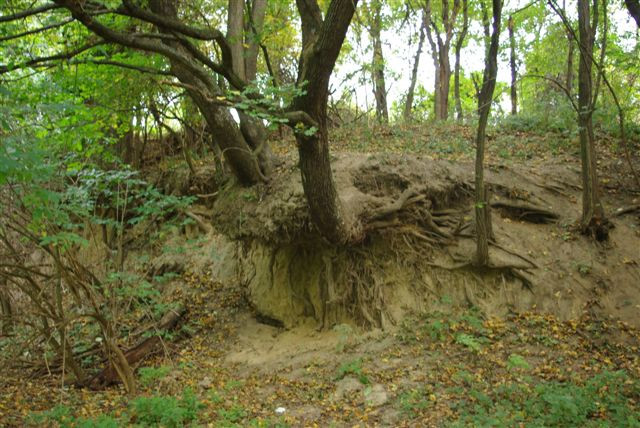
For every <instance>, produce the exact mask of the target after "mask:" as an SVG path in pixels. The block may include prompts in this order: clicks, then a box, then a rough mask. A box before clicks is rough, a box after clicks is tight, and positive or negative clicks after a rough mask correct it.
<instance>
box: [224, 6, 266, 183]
mask: <svg viewBox="0 0 640 428" xmlns="http://www.w3.org/2000/svg"><path fill="white" fill-rule="evenodd" d="M248 4H249V6H250V7H249V11H248V12H249V13H250V14H251V16H250V17H249V19H248V21H249V26H250V27H251V28H249V29H248V30H247V31H246V37H245V20H244V6H245V2H244V0H229V7H228V9H229V10H228V23H227V39H228V40H229V44H230V46H231V53H232V58H231V59H232V67H233V71H234V72H235V73H236V74H237V75H238V76H240V77H241V78H242V79H244V80H246V81H247V82H251V81H253V80H255V79H256V76H257V72H258V65H257V64H258V38H259V37H260V32H261V31H262V27H263V23H264V15H265V12H266V2H265V1H264V0H258V1H255V2H253V3H252V2H249V3H248ZM238 117H239V118H240V132H241V133H242V137H243V138H244V140H245V141H246V142H247V144H248V145H249V147H250V148H251V150H252V152H253V155H254V156H256V157H257V162H258V165H259V167H260V172H261V174H262V175H263V176H264V177H268V176H269V175H270V174H271V172H272V170H273V155H272V153H271V150H270V148H269V145H268V144H267V142H266V140H267V131H266V129H265V126H264V124H263V123H262V121H261V120H259V119H256V118H253V117H251V116H250V115H248V114H245V113H243V112H240V111H239V112H238Z"/></svg>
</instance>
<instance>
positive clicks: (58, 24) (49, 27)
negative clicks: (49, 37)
mask: <svg viewBox="0 0 640 428" xmlns="http://www.w3.org/2000/svg"><path fill="white" fill-rule="evenodd" d="M71 22H73V18H69V19H65V20H64V21H61V22H56V23H55V24H51V25H46V26H44V27H40V28H35V29H33V30H29V31H24V32H22V33H17V34H10V35H8V36H4V37H0V42H6V41H7V40H14V39H19V38H20V37H25V36H29V35H31V34H38V33H42V32H44V31H47V30H52V29H54V28H58V27H62V26H63V25H67V24H69V23H71Z"/></svg>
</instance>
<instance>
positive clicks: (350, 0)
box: [293, 0, 357, 244]
mask: <svg viewBox="0 0 640 428" xmlns="http://www.w3.org/2000/svg"><path fill="white" fill-rule="evenodd" d="M296 4H297V7H298V10H299V11H300V18H301V23H302V45H303V49H302V52H301V54H300V61H299V62H300V64H299V71H298V79H297V85H298V86H299V87H300V86H302V85H303V84H304V83H305V82H308V83H306V85H307V86H306V92H305V93H304V94H301V95H300V96H298V97H297V98H296V99H295V100H294V102H293V107H294V109H297V110H300V111H302V112H305V113H306V114H307V115H309V116H310V117H311V119H313V120H314V121H315V122H316V127H317V130H316V132H315V133H312V132H311V131H313V130H312V129H308V128H307V131H308V132H302V131H301V130H299V129H297V127H296V126H294V129H297V131H296V141H297V143H298V153H299V155H300V173H301V175H302V186H303V188H304V193H305V196H306V198H307V203H308V204H309V214H310V216H311V219H312V221H313V223H314V224H315V226H316V227H317V228H318V230H319V232H320V234H321V235H322V236H323V237H324V238H325V239H327V240H329V241H330V242H332V243H334V244H343V243H346V242H349V241H352V240H354V239H356V235H357V230H356V229H357V226H356V225H355V222H354V221H351V222H350V224H347V222H346V218H345V213H344V212H343V209H342V204H341V201H340V200H339V199H338V193H337V191H336V187H335V183H334V181H333V175H332V172H331V161H330V158H329V139H328V133H327V100H328V97H329V79H330V77H331V73H332V72H333V68H334V66H335V63H336V60H337V58H338V54H339V53H340V48H341V47H342V43H343V42H344V38H345V36H346V33H347V29H348V28H349V23H350V22H351V18H352V17H353V14H354V12H355V7H356V5H357V0H332V1H331V3H330V4H329V8H328V10H327V12H326V16H325V18H324V20H323V19H322V12H321V10H320V8H319V6H318V4H317V2H315V1H309V0H296Z"/></svg>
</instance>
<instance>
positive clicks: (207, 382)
mask: <svg viewBox="0 0 640 428" xmlns="http://www.w3.org/2000/svg"><path fill="white" fill-rule="evenodd" d="M212 384H213V381H212V380H211V378H210V377H209V376H205V377H204V378H203V379H202V380H201V381H200V382H198V386H199V387H200V388H202V389H210V388H211V385H212Z"/></svg>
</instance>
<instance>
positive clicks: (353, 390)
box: [332, 376, 364, 402]
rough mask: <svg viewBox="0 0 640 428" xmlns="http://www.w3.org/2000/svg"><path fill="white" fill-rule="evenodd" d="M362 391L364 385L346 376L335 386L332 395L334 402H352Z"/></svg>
mask: <svg viewBox="0 0 640 428" xmlns="http://www.w3.org/2000/svg"><path fill="white" fill-rule="evenodd" d="M363 389H364V385H362V383H360V381H359V380H358V379H356V378H354V377H351V376H347V377H345V378H344V379H342V380H340V381H339V382H338V383H337V384H336V392H334V393H333V397H332V400H333V401H334V402H336V401H341V400H345V399H346V400H352V399H353V398H356V397H357V396H358V395H359V394H358V392H360V391H362V390H363Z"/></svg>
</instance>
